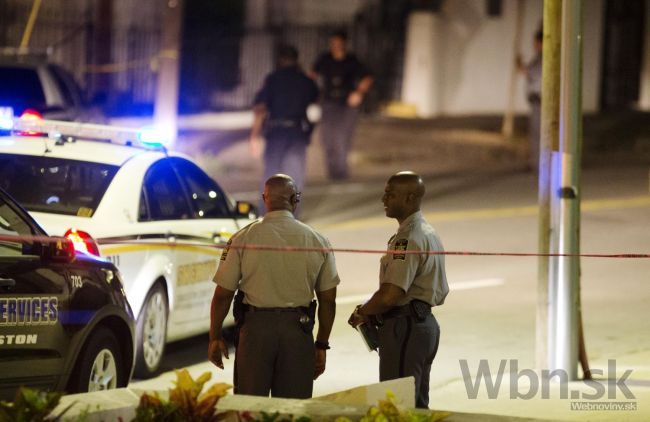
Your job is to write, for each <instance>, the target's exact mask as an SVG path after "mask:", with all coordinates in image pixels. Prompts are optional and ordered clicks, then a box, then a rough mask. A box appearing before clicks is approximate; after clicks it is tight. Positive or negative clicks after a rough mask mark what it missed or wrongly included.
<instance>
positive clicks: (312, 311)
mask: <svg viewBox="0 0 650 422" xmlns="http://www.w3.org/2000/svg"><path fill="white" fill-rule="evenodd" d="M317 305H318V304H317V302H316V301H315V300H312V301H311V302H310V303H309V306H304V307H302V308H301V313H302V315H301V316H300V325H301V327H302V329H303V331H304V332H305V333H311V332H312V330H313V329H314V324H315V323H316V307H317Z"/></svg>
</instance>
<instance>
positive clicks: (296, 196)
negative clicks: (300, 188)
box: [289, 192, 302, 205]
mask: <svg viewBox="0 0 650 422" xmlns="http://www.w3.org/2000/svg"><path fill="white" fill-rule="evenodd" d="M301 197H302V192H296V193H294V194H293V195H291V197H290V198H289V201H290V202H291V204H292V205H296V204H298V203H299V202H300V198H301Z"/></svg>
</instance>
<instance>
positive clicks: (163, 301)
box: [135, 283, 168, 378]
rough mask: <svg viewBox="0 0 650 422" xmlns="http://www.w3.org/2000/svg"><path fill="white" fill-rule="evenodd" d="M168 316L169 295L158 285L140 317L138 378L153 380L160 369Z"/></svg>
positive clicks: (155, 286)
mask: <svg viewBox="0 0 650 422" xmlns="http://www.w3.org/2000/svg"><path fill="white" fill-rule="evenodd" d="M167 316H168V306H167V294H166V293H165V289H163V287H162V286H161V285H160V283H157V284H155V285H154V286H153V287H152V288H151V290H149V293H148V294H147V298H146V300H145V301H144V305H143V306H142V310H141V311H140V316H138V323H137V336H136V337H137V339H136V341H137V344H138V347H137V350H138V351H137V355H136V364H135V375H136V377H138V378H151V377H152V376H154V375H155V374H156V373H157V371H158V368H159V367H160V362H161V361H162V357H163V353H164V351H165V341H166V338H167Z"/></svg>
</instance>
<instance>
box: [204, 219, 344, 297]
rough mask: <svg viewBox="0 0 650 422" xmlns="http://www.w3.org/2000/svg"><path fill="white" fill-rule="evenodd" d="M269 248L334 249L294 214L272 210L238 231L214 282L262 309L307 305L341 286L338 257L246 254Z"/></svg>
mask: <svg viewBox="0 0 650 422" xmlns="http://www.w3.org/2000/svg"><path fill="white" fill-rule="evenodd" d="M243 245H265V246H279V247H282V246H288V247H302V248H315V249H328V248H331V246H330V243H329V241H328V240H327V239H326V238H325V237H324V236H322V235H320V234H319V233H317V232H316V231H315V230H314V229H312V228H311V227H309V226H308V225H306V224H303V223H301V222H300V221H298V220H296V219H295V218H294V216H293V214H291V212H289V211H272V212H269V213H267V214H266V215H265V216H264V218H263V219H261V220H257V221H255V222H254V223H251V224H249V225H248V226H246V227H244V228H243V229H241V230H240V231H238V232H237V233H236V234H235V235H234V236H233V237H232V238H231V239H230V242H229V246H228V247H227V248H226V249H225V250H224V252H223V255H222V256H221V263H220V265H219V269H218V270H217V273H216V274H215V276H214V282H215V283H217V284H218V285H219V286H222V287H224V288H226V289H228V290H237V289H241V290H242V291H243V292H244V293H246V299H245V303H248V304H249V305H253V306H257V307H261V308H275V307H278V308H291V307H297V306H307V305H308V304H309V302H311V300H312V299H313V298H314V291H325V290H329V289H331V288H333V287H336V286H337V285H338V284H339V283H340V280H339V276H338V273H337V271H336V265H335V262H334V254H333V253H331V252H325V251H313V252H311V251H310V252H291V251H262V250H254V249H242V248H238V247H237V246H243Z"/></svg>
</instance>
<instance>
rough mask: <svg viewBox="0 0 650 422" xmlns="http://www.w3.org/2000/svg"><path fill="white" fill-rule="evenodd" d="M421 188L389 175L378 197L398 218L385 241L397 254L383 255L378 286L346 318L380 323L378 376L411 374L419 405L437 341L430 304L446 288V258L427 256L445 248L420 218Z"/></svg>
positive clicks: (416, 181) (411, 179)
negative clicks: (393, 232)
mask: <svg viewBox="0 0 650 422" xmlns="http://www.w3.org/2000/svg"><path fill="white" fill-rule="evenodd" d="M424 191H425V189H424V183H423V181H422V178H421V177H420V176H418V175H417V174H415V173H412V172H400V173H397V174H395V175H393V176H391V177H390V179H388V182H387V183H386V188H385V190H384V196H383V198H382V201H383V203H384V210H385V212H386V216H387V217H389V218H395V219H396V220H397V221H398V222H399V228H398V229H397V233H396V234H395V235H393V237H391V238H390V240H389V241H388V250H389V251H396V252H395V253H387V254H386V255H384V256H383V257H382V258H381V264H380V265H381V268H380V275H379V290H377V291H376V292H375V293H374V294H373V295H372V297H371V298H370V300H368V301H367V302H366V303H365V304H364V305H361V306H358V307H357V309H356V310H355V311H354V312H353V313H352V315H351V316H350V319H349V320H348V322H349V323H350V324H351V325H352V326H354V327H356V326H357V325H359V324H361V323H362V322H365V323H369V324H373V323H374V324H378V325H379V379H380V380H381V381H385V380H391V379H396V378H402V377H407V376H413V377H415V403H416V406H417V407H422V408H426V407H428V404H429V373H430V372H431V363H432V362H433V359H434V357H435V356H436V352H437V351H438V341H439V339H440V327H439V326H438V322H437V321H436V319H435V317H434V316H433V314H432V313H431V307H432V306H439V305H442V304H443V302H444V300H445V297H446V296H447V293H448V292H449V286H448V285H447V277H446V275H445V260H444V256H443V255H440V254H427V252H442V251H443V248H442V243H441V242H440V239H439V238H438V235H437V234H436V232H435V230H434V229H433V227H431V226H430V225H429V223H427V222H426V221H425V220H424V218H423V217H422V212H421V211H420V203H421V201H422V197H423V196H424ZM411 251H421V252H423V253H422V254H417V253H408V252H411ZM400 252H404V253H400Z"/></svg>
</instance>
